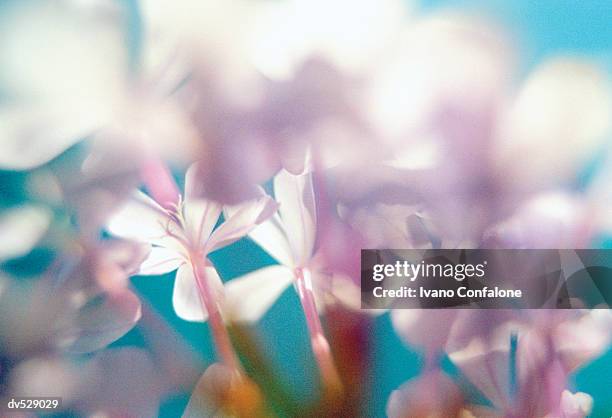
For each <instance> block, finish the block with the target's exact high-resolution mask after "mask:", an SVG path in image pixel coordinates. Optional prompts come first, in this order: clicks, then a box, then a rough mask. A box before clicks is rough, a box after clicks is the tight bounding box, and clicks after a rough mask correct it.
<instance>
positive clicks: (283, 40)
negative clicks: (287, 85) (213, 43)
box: [248, 0, 409, 79]
mask: <svg viewBox="0 0 612 418" xmlns="http://www.w3.org/2000/svg"><path fill="white" fill-rule="evenodd" d="M408 3H409V2H402V1H397V0H384V1H375V0H358V1H346V0H342V1H335V2H333V3H330V2H326V1H322V0H315V1H304V0H283V1H278V2H273V3H263V4H262V6H260V7H259V9H258V10H257V16H256V19H255V24H254V28H253V34H252V37H251V39H250V49H249V51H248V52H249V55H250V57H251V59H252V60H253V62H254V64H255V65H256V68H257V69H258V70H260V71H261V72H262V73H263V74H265V75H266V76H268V77H270V78H277V79H282V78H290V77H291V76H292V75H293V74H294V72H295V71H296V69H297V68H299V67H300V66H301V64H303V63H304V62H305V61H308V60H309V59H311V58H321V59H324V60H326V61H328V62H329V63H331V64H333V65H334V66H336V67H337V68H338V69H340V70H342V71H343V72H349V73H355V74H360V73H361V74H363V73H364V72H366V71H367V69H368V67H372V66H373V65H375V63H376V62H377V59H378V58H380V56H381V55H382V54H383V52H384V51H385V49H386V48H388V46H389V44H392V43H393V42H394V41H395V40H396V39H395V38H396V36H397V33H398V32H399V31H400V29H401V27H402V25H403V24H405V22H406V20H407V19H406V18H407V12H408ZM365 21H367V22H368V24H367V25H364V22H365Z"/></svg>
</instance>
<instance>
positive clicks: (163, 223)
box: [106, 192, 171, 243]
mask: <svg viewBox="0 0 612 418" xmlns="http://www.w3.org/2000/svg"><path fill="white" fill-rule="evenodd" d="M170 223H171V220H170V218H169V217H168V215H167V214H166V211H165V210H164V209H163V208H162V207H161V206H159V205H158V204H157V203H156V202H155V201H154V200H153V199H151V198H150V197H148V196H147V195H145V194H144V193H142V192H137V193H136V194H135V195H134V196H133V197H132V198H131V199H129V200H128V201H127V202H126V203H125V204H124V205H123V207H121V208H120V209H119V210H118V211H117V212H115V214H114V215H112V216H111V218H110V220H109V221H108V223H107V226H106V227H107V229H108V231H109V232H110V233H111V234H113V235H116V236H118V237H121V238H127V239H134V240H137V241H141V242H149V243H150V242H152V241H154V240H156V239H159V238H162V237H164V236H166V235H167V231H166V227H167V226H169V224H170Z"/></svg>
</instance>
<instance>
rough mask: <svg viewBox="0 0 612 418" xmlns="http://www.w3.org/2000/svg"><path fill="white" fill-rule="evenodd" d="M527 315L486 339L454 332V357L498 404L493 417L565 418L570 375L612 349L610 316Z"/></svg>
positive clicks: (451, 352) (451, 343)
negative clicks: (560, 417) (551, 417)
mask: <svg viewBox="0 0 612 418" xmlns="http://www.w3.org/2000/svg"><path fill="white" fill-rule="evenodd" d="M526 312H527V313H524V314H522V315H519V314H517V315H516V316H515V320H514V321H509V322H504V323H500V325H498V326H497V327H495V329H494V330H493V332H492V333H491V334H490V337H489V338H486V339H485V338H483V337H479V336H477V335H473V336H472V337H469V338H462V337H461V335H459V334H457V333H454V334H453V337H452V338H451V339H450V341H449V343H448V345H447V350H448V352H449V356H450V359H451V361H453V363H455V364H456V365H457V366H458V367H459V369H460V370H461V372H462V373H463V374H464V375H465V376H466V377H467V378H468V379H469V381H470V382H471V383H473V384H474V385H475V386H476V387H477V388H478V389H479V390H480V391H481V392H482V394H484V395H485V397H486V398H487V399H488V400H489V401H490V402H491V403H492V404H493V407H494V409H495V410H496V411H497V412H490V413H489V414H490V415H491V416H506V415H507V414H510V415H516V416H545V415H547V414H551V416H563V415H560V414H562V412H561V411H562V410H566V408H569V405H568V404H569V403H570V402H569V399H567V398H568V395H566V394H565V392H564V391H565V385H566V381H567V376H568V374H569V373H570V372H571V371H572V370H574V369H575V368H576V367H578V366H579V365H581V364H584V363H585V362H587V361H589V360H591V359H593V358H594V357H596V356H598V355H599V354H600V353H601V352H603V350H604V349H605V348H606V347H607V346H608V345H609V343H610V338H611V333H610V328H609V320H610V319H609V318H610V315H609V313H608V312H598V311H592V312H589V311H586V312H583V313H581V312H577V311H546V310H544V311H541V312H540V311H538V312H533V311H526ZM604 318H607V319H604ZM521 319H522V321H521ZM604 324H607V325H604ZM470 326H471V327H473V324H471V325H470ZM606 327H608V328H606ZM570 330H571V331H570ZM581 396H582V395H581ZM567 411H568V412H567V413H570V412H569V411H570V410H569V409H567ZM578 416H586V415H578Z"/></svg>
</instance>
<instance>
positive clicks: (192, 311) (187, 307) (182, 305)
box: [172, 264, 223, 322]
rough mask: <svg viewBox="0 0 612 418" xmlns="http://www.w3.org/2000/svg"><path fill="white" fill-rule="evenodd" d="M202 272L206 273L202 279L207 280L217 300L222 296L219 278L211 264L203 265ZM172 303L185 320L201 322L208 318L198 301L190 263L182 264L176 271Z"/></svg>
mask: <svg viewBox="0 0 612 418" xmlns="http://www.w3.org/2000/svg"><path fill="white" fill-rule="evenodd" d="M204 273H205V274H206V277H205V278H204V279H205V280H207V282H208V285H209V286H210V288H211V289H212V294H213V297H215V298H216V299H217V302H218V301H219V299H220V298H221V297H222V296H223V283H222V282H221V278H220V277H219V274H218V273H217V270H215V268H214V267H212V266H206V267H204ZM172 304H173V305H174V310H175V311H176V314H177V315H178V316H179V317H180V318H182V319H184V320H186V321H195V322H203V321H206V320H207V319H208V312H207V311H206V308H205V307H203V306H202V303H201V301H200V294H199V289H198V285H197V283H196V278H195V276H194V274H193V268H192V266H191V265H188V264H183V265H182V266H181V267H179V269H178V271H177V272H176V279H175V281H174V293H173V294H172Z"/></svg>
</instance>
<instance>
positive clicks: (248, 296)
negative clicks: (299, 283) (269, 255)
mask: <svg viewBox="0 0 612 418" xmlns="http://www.w3.org/2000/svg"><path fill="white" fill-rule="evenodd" d="M292 282H293V272H292V270H291V269H290V268H288V267H285V266H269V267H264V268H262V269H260V270H256V271H254V272H252V273H249V274H245V275H244V276H242V277H240V278H237V279H234V280H230V281H229V282H227V283H226V284H225V301H226V303H227V308H228V312H229V315H230V317H231V318H232V319H234V320H236V321H248V322H255V321H257V320H259V318H261V316H262V315H263V314H264V313H265V312H266V311H267V310H268V309H269V308H270V306H272V305H273V304H274V302H275V301H276V299H278V297H279V296H280V295H281V294H282V293H283V292H284V291H285V289H287V287H288V286H289V285H290V284H291V283H292Z"/></svg>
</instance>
